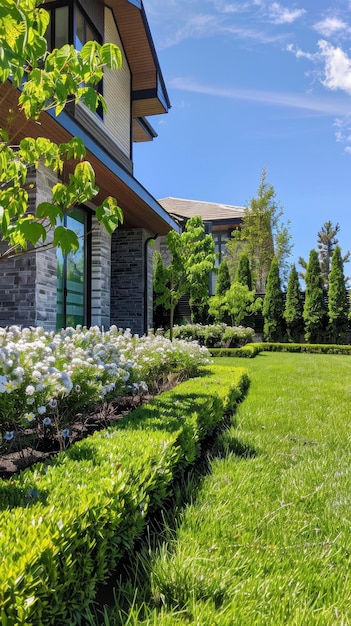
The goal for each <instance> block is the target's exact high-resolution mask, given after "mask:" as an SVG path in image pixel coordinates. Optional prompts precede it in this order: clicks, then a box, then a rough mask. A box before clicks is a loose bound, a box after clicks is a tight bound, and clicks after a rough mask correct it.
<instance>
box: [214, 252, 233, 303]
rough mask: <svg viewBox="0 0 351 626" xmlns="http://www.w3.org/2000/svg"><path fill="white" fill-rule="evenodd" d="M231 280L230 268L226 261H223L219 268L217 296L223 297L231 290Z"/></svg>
mask: <svg viewBox="0 0 351 626" xmlns="http://www.w3.org/2000/svg"><path fill="white" fill-rule="evenodd" d="M230 285H231V280H230V275H229V268H228V263H227V261H226V259H223V261H221V263H220V264H219V266H218V274H217V283H216V296H223V295H224V294H225V293H226V291H228V289H229V288H230Z"/></svg>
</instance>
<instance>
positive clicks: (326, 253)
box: [299, 220, 350, 287]
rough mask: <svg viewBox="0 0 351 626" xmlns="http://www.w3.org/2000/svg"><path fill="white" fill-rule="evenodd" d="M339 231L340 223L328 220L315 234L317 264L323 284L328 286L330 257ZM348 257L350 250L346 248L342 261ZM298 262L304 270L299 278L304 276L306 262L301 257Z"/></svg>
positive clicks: (336, 242)
mask: <svg viewBox="0 0 351 626" xmlns="http://www.w3.org/2000/svg"><path fill="white" fill-rule="evenodd" d="M339 231H340V225H339V224H338V223H337V224H335V226H334V225H333V223H332V222H331V221H330V220H329V221H328V222H324V224H323V226H322V228H321V230H320V231H318V234H317V246H318V259H319V265H320V268H321V274H322V278H323V282H324V286H325V287H328V284H329V273H330V269H331V259H332V256H333V252H334V249H335V246H336V245H338V243H339V240H338V238H337V234H338V233H339ZM349 258H350V251H349V250H348V251H347V252H346V254H344V256H343V257H342V260H343V263H347V261H348V260H349ZM299 264H300V265H301V267H302V268H303V270H304V272H301V273H300V276H301V278H303V279H304V278H305V273H306V269H307V262H306V261H305V259H304V258H303V257H299ZM347 280H348V277H346V278H345V282H347Z"/></svg>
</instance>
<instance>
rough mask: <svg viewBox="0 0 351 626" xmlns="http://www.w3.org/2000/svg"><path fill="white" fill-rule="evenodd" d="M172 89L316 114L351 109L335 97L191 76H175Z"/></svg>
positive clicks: (342, 111)
mask: <svg viewBox="0 0 351 626" xmlns="http://www.w3.org/2000/svg"><path fill="white" fill-rule="evenodd" d="M167 85H168V87H169V88H170V89H172V88H173V89H177V90H180V91H188V92H191V93H199V94H205V95H209V96H214V97H217V98H229V99H231V100H242V101H246V102H256V103H260V104H263V105H275V106H280V107H285V108H290V109H300V110H305V111H310V112H313V113H316V114H324V115H332V116H334V115H339V116H340V115H346V114H347V113H348V112H349V110H350V107H349V103H348V102H346V101H337V100H336V99H335V98H332V99H328V98H320V97H314V96H313V95H311V94H302V95H300V94H294V93H284V92H277V91H262V90H255V89H235V88H234V89H230V88H229V89H228V88H225V87H217V86H213V85H206V84H203V83H200V82H198V81H197V80H193V79H190V78H182V77H178V78H174V79H173V80H169V81H168V83H167Z"/></svg>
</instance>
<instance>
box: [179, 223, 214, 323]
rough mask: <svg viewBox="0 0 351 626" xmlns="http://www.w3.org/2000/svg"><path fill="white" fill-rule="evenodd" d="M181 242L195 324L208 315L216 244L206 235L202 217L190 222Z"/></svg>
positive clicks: (192, 316)
mask: <svg viewBox="0 0 351 626" xmlns="http://www.w3.org/2000/svg"><path fill="white" fill-rule="evenodd" d="M181 241H182V255H183V258H184V260H185V269H186V277H187V282H188V286H189V305H190V310H191V318H192V321H193V322H202V321H203V320H204V317H207V313H208V301H209V297H210V292H209V288H210V274H211V272H212V271H213V269H214V264H215V260H216V252H215V244H214V241H213V238H212V236H211V235H209V234H206V231H205V227H204V223H203V220H202V218H201V217H200V216H197V217H192V218H191V219H189V220H188V222H187V223H186V226H185V230H184V232H183V233H182V235H181Z"/></svg>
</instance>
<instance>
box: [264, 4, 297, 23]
mask: <svg viewBox="0 0 351 626" xmlns="http://www.w3.org/2000/svg"><path fill="white" fill-rule="evenodd" d="M268 13H269V17H270V19H271V20H272V22H274V24H292V23H293V22H295V21H296V20H297V19H299V18H300V17H302V15H304V14H305V13H306V11H305V9H287V8H285V7H282V6H281V5H280V4H279V3H278V2H273V3H272V4H271V5H270V7H269V8H268Z"/></svg>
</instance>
